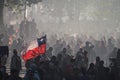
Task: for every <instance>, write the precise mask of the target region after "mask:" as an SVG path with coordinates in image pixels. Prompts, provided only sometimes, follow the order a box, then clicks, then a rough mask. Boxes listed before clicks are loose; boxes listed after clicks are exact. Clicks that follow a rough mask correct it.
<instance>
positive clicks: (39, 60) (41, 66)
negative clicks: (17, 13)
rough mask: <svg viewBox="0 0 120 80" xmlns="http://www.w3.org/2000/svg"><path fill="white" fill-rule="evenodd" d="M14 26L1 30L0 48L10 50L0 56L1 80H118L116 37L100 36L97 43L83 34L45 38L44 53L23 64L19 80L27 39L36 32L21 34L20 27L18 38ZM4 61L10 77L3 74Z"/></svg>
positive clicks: (119, 52)
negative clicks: (7, 64) (22, 52)
mask: <svg viewBox="0 0 120 80" xmlns="http://www.w3.org/2000/svg"><path fill="white" fill-rule="evenodd" d="M25 24H26V25H27V24H29V26H35V23H34V20H33V23H32V24H30V22H27V23H25ZM20 26H23V28H24V26H25V25H24V22H21V24H20ZM13 27H14V26H10V27H7V26H6V27H1V28H2V29H0V30H2V31H1V32H2V33H0V46H4V45H7V46H9V50H10V51H9V52H10V54H9V57H6V56H5V55H2V56H1V55H0V80H119V79H120V49H119V48H117V47H120V40H119V38H118V39H114V38H113V37H111V38H109V39H106V38H105V37H103V38H102V39H101V40H96V39H94V38H93V37H89V38H88V37H86V35H80V36H76V37H74V36H70V35H67V34H65V35H64V36H63V37H61V38H60V37H58V36H57V35H52V36H50V37H48V39H47V43H46V44H47V50H46V53H45V54H43V55H40V56H38V57H36V58H34V59H30V60H28V61H26V62H24V63H25V67H26V72H25V73H24V74H25V75H24V77H20V71H21V70H22V59H21V56H20V53H21V51H22V50H23V49H24V48H25V45H26V44H27V43H26V42H28V41H29V40H30V37H31V36H34V35H35V34H37V33H34V34H32V35H30V33H29V32H30V31H27V33H25V32H22V31H24V29H21V28H22V27H20V31H19V37H18V34H17V31H15V30H14V28H13ZM28 28H29V27H27V29H28ZM31 29H33V27H32V28H31ZM33 31H34V30H33ZM23 33H24V34H23ZM27 35H30V36H27ZM32 39H33V37H32V38H31V40H32ZM31 40H30V41H31ZM5 60H6V61H5ZM7 60H8V61H7ZM6 62H9V63H10V74H8V72H7V71H6Z"/></svg>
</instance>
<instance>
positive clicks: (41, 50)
mask: <svg viewBox="0 0 120 80" xmlns="http://www.w3.org/2000/svg"><path fill="white" fill-rule="evenodd" d="M45 52H46V44H43V45H41V46H38V47H37V48H34V49H33V50H28V51H27V52H26V53H25V54H24V55H22V58H23V59H24V61H27V60H29V59H33V58H35V57H37V56H39V55H41V54H44V53H45Z"/></svg>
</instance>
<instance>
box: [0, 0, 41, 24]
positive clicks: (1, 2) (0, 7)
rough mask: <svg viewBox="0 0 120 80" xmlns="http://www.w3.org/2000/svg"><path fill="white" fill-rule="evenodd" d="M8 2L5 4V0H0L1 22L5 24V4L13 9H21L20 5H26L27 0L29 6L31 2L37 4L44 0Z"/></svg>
mask: <svg viewBox="0 0 120 80" xmlns="http://www.w3.org/2000/svg"><path fill="white" fill-rule="evenodd" d="M6 1H7V3H6V4H5V0H0V24H3V8H4V6H7V7H9V8H11V9H15V8H16V10H17V9H19V8H20V6H24V5H25V2H26V3H27V5H28V6H30V5H31V4H37V3H39V2H42V0H6Z"/></svg>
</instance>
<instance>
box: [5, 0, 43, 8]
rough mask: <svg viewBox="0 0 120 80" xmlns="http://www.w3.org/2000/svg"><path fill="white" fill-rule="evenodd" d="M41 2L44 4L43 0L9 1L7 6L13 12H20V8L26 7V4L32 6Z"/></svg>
mask: <svg viewBox="0 0 120 80" xmlns="http://www.w3.org/2000/svg"><path fill="white" fill-rule="evenodd" d="M39 2H42V0H7V3H6V4H5V6H7V7H9V8H11V9H12V10H13V9H15V10H20V7H22V6H25V4H27V5H28V6H31V5H32V4H37V3H39Z"/></svg>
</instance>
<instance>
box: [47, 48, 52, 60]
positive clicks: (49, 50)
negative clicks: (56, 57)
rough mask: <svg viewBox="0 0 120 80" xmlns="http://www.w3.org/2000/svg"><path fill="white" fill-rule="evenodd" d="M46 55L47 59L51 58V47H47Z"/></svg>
mask: <svg viewBox="0 0 120 80" xmlns="http://www.w3.org/2000/svg"><path fill="white" fill-rule="evenodd" d="M46 55H47V56H48V57H49V58H52V56H53V48H52V47H49V49H48V50H47V51H46Z"/></svg>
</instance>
